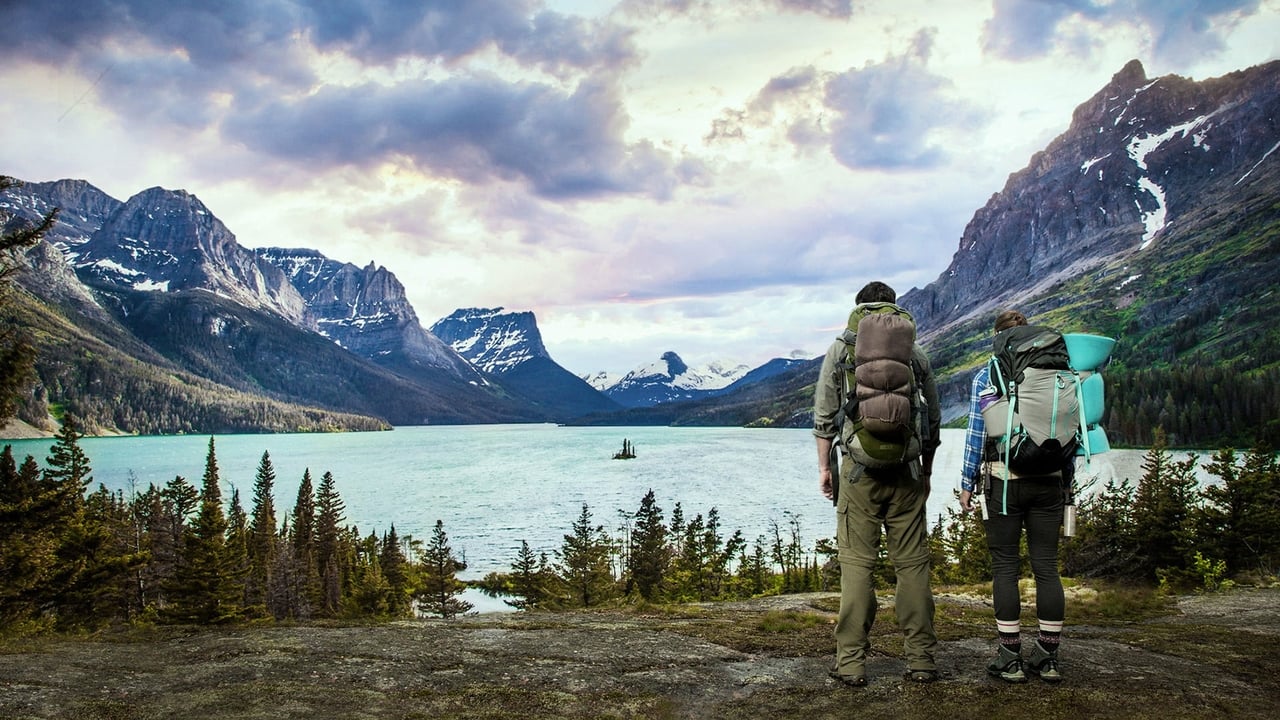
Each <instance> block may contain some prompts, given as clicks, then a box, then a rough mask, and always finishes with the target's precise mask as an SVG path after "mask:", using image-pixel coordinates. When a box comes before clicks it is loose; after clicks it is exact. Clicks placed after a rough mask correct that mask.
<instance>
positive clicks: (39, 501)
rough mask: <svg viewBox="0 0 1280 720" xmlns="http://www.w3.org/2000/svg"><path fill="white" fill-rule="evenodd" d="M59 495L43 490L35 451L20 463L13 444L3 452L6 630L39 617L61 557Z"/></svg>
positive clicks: (1, 614) (2, 609)
mask: <svg viewBox="0 0 1280 720" xmlns="http://www.w3.org/2000/svg"><path fill="white" fill-rule="evenodd" d="M56 498H57V496H56V494H55V493H54V492H53V491H51V490H45V489H43V486H42V485H41V483H40V467H39V465H37V464H36V461H35V458H33V457H31V456H30V455H28V456H27V458H26V460H25V461H24V462H23V463H22V466H21V467H15V463H14V457H13V452H12V448H11V447H10V446H8V445H6V446H5V447H4V452H3V453H2V454H0V578H3V581H0V629H3V628H6V627H10V626H15V625H20V624H22V625H25V624H27V623H30V622H34V621H36V620H37V618H38V617H39V610H40V607H41V606H42V605H43V604H44V602H45V601H46V600H47V599H48V597H49V593H48V585H49V583H50V581H51V578H52V576H53V573H54V569H55V567H54V566H55V564H56V562H57V559H56V555H55V551H56V549H57V546H58V543H57V533H56V525H52V524H50V523H51V522H53V518H54V511H55V509H56V507H57V502H56Z"/></svg>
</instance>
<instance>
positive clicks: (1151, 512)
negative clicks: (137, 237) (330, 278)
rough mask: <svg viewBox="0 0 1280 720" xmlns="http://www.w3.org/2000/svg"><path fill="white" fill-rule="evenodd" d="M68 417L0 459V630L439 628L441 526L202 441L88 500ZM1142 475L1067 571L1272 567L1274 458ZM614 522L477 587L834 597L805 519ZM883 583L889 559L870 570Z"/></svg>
mask: <svg viewBox="0 0 1280 720" xmlns="http://www.w3.org/2000/svg"><path fill="white" fill-rule="evenodd" d="M80 438H81V435H80V434H79V432H78V429H77V423H76V421H75V419H74V418H70V417H69V418H67V421H66V422H65V423H64V425H63V428H62V430H61V431H60V432H59V434H58V436H57V437H56V439H55V442H54V444H53V446H52V447H51V449H50V453H49V456H48V457H47V458H46V459H45V460H44V462H43V464H41V463H40V462H38V461H37V460H36V459H35V458H33V457H31V456H28V457H26V458H24V459H21V460H19V459H18V458H16V457H14V455H13V453H12V451H11V448H9V447H8V446H6V447H5V449H4V451H3V453H0V577H3V578H5V582H4V583H3V585H2V586H0V630H3V631H4V632H6V633H13V632H16V633H18V634H28V633H32V632H43V631H49V630H76V631H82V630H92V629H97V628H101V627H106V626H118V625H128V624H139V623H141V624H148V623H177V624H194V625H204V624H222V623H247V622H256V623H261V622H287V621H307V620H315V619H326V618H333V619H347V620H353V619H392V618H408V617H424V616H434V617H441V618H450V617H454V616H457V615H461V614H465V613H467V612H469V611H471V610H472V606H471V604H470V603H468V602H467V601H465V600H464V599H462V598H461V597H460V596H461V594H462V593H463V591H464V590H465V589H466V588H467V587H468V585H469V583H468V582H465V581H463V580H461V579H459V578H458V573H459V572H461V571H463V570H465V569H466V565H465V563H464V562H462V561H461V560H459V559H458V557H457V556H456V555H455V553H454V551H453V550H452V548H451V547H450V545H449V538H448V534H447V532H446V530H445V527H444V523H443V522H442V521H437V522H436V524H435V527H434V530H433V532H432V534H431V537H429V538H413V537H402V536H399V535H398V534H397V533H396V530H395V526H394V525H391V526H390V528H389V529H388V530H387V531H385V532H383V533H382V534H380V535H379V534H378V533H374V532H370V533H368V534H364V533H362V532H361V531H360V530H359V529H358V528H356V527H353V526H349V525H346V524H345V518H344V514H343V513H344V507H343V501H342V498H341V496H340V494H339V491H338V488H337V481H336V479H335V478H334V477H333V475H332V474H331V473H327V472H326V473H324V474H322V475H321V476H320V478H319V481H318V482H316V481H315V479H314V478H312V477H311V474H310V472H309V471H308V472H307V473H306V474H304V477H303V478H302V481H301V484H300V486H299V488H298V494H297V497H296V498H295V499H294V500H293V504H292V507H291V508H287V507H286V506H284V505H283V504H282V503H280V502H279V500H278V499H277V498H276V496H275V481H276V476H275V470H274V468H273V466H272V462H271V457H270V454H269V453H268V452H264V453H263V455H262V458H261V460H260V462H259V463H258V466H257V472H256V476H255V479H254V484H253V496H252V497H251V498H241V497H240V495H239V493H238V491H237V492H233V493H232V495H231V497H229V498H227V497H224V496H223V495H222V492H221V489H220V487H221V484H220V478H219V470H218V457H217V448H216V441H215V439H214V438H210V440H209V445H208V453H207V456H206V458H205V469H204V474H203V477H201V478H200V480H199V482H198V484H197V483H192V482H191V481H189V480H187V479H186V478H183V477H181V476H178V477H175V478H174V479H173V480H171V481H169V482H168V483H166V484H165V485H164V486H163V487H157V486H156V485H154V484H152V485H150V486H149V487H147V488H146V489H143V490H140V491H134V492H132V493H131V494H130V496H129V497H126V496H125V494H124V493H123V492H119V491H117V492H114V493H113V492H109V491H107V490H106V489H105V488H104V487H102V486H99V487H98V488H97V489H91V486H92V484H93V475H92V468H91V467H90V462H89V458H88V457H87V456H86V455H85V453H84V452H83V451H82V449H81V448H80V445H79V440H80ZM1156 440H1157V442H1156V444H1155V445H1154V446H1153V447H1152V448H1151V450H1150V451H1149V452H1148V453H1147V455H1146V457H1145V461H1144V464H1143V476H1142V478H1141V479H1140V481H1139V482H1138V483H1137V484H1136V486H1135V485H1133V484H1130V483H1129V482H1128V481H1124V482H1121V483H1115V482H1112V483H1108V484H1107V485H1106V486H1105V487H1090V488H1080V489H1078V496H1079V521H1078V527H1077V533H1076V535H1075V536H1074V537H1072V538H1069V539H1067V540H1065V541H1064V542H1063V544H1062V564H1063V571H1064V574H1066V575H1069V576H1075V577H1080V578H1094V579H1103V580H1116V581H1124V582H1129V583H1139V584H1149V585H1158V586H1162V587H1167V588H1171V589H1187V588H1195V589H1204V588H1208V589H1215V588H1220V587H1223V586H1226V585H1228V584H1230V583H1231V582H1234V581H1238V580H1240V579H1246V580H1250V579H1258V578H1271V577H1274V576H1275V575H1276V572H1277V570H1278V569H1280V467H1277V460H1276V455H1275V453H1274V452H1272V451H1271V450H1270V449H1269V448H1265V447H1259V448H1255V449H1253V450H1250V451H1247V452H1244V453H1243V454H1238V453H1237V452H1236V451H1234V450H1231V449H1223V450H1221V451H1219V452H1217V453H1216V454H1214V455H1213V457H1212V460H1211V462H1210V463H1209V466H1208V469H1209V470H1210V472H1211V473H1212V474H1213V475H1215V476H1216V477H1217V478H1218V479H1219V480H1220V482H1218V483H1213V484H1209V485H1207V486H1204V487H1201V486H1199V484H1198V483H1197V481H1196V478H1195V472H1194V467H1195V458H1194V456H1188V457H1187V458H1185V459H1181V458H1177V457H1175V456H1174V455H1173V454H1172V453H1171V452H1170V451H1169V450H1168V449H1167V448H1166V446H1165V440H1164V437H1163V435H1162V434H1157V438H1156ZM617 513H618V518H619V524H618V525H617V526H616V527H610V528H606V526H605V524H603V523H600V522H597V521H596V520H595V519H594V513H593V511H592V509H591V508H590V507H588V506H587V505H585V504H584V505H583V506H582V509H581V513H580V514H579V515H578V517H577V519H576V520H575V521H574V522H573V523H572V525H571V527H570V528H568V529H567V532H566V533H565V534H564V536H563V542H562V544H561V545H560V546H559V547H557V548H532V547H530V546H529V545H528V543H527V542H521V544H520V549H519V551H518V552H517V553H516V554H515V556H514V557H512V558H511V565H510V568H509V570H508V571H506V572H496V573H490V574H489V575H487V576H486V577H485V578H483V579H482V580H479V581H471V583H470V585H474V586H476V587H479V588H480V589H481V590H482V591H484V592H486V593H487V594H490V595H493V596H496V597H501V598H502V599H503V600H504V601H505V602H506V603H507V604H508V605H511V606H512V607H513V608H516V609H521V610H556V609H563V608H579V607H598V606H603V605H610V604H614V605H616V604H620V603H635V602H648V603H672V602H686V601H708V600H724V599H737V598H749V597H755V596H761V595H769V594H779V593H789V592H805V591H815V590H834V589H837V588H838V587H839V564H838V563H837V562H836V561H835V547H834V544H833V542H832V541H831V540H829V539H824V540H819V541H818V542H817V543H815V544H814V546H813V547H805V546H803V544H802V542H801V540H800V537H801V532H800V530H801V528H800V525H799V521H798V519H797V518H795V517H793V516H788V518H789V520H788V521H787V522H784V523H776V524H775V525H774V527H772V529H771V532H770V533H769V535H768V536H760V537H758V538H756V539H755V540H754V541H748V540H747V539H746V538H744V537H743V535H742V533H741V531H734V532H729V531H727V530H726V528H725V525H724V521H723V519H722V518H720V516H719V513H718V512H717V510H716V509H715V508H711V509H710V510H708V511H707V512H706V513H705V514H703V513H696V514H692V516H690V514H689V513H687V512H686V511H685V510H684V509H683V508H682V507H681V505H680V504H679V503H676V504H675V505H674V506H673V507H672V508H671V509H670V512H669V513H668V512H665V511H664V510H663V509H662V508H661V507H659V506H658V505H657V502H656V500H655V498H654V493H653V492H652V491H650V492H648V493H647V494H645V496H644V497H643V498H641V500H640V504H639V506H638V507H637V508H636V509H635V510H634V511H622V510H618V511H617ZM982 532H983V530H982V523H981V521H980V520H979V519H978V517H977V516H976V515H974V514H967V515H965V514H960V513H958V512H957V511H955V510H948V511H947V512H946V513H945V515H944V516H942V517H939V518H938V519H937V521H936V523H935V524H934V526H933V528H932V531H931V536H930V543H931V549H932V553H933V573H934V579H935V582H936V583H939V584H970V583H982V582H987V581H989V580H990V567H989V562H988V560H987V552H986V546H985V543H984V542H983V538H982ZM877 578H878V581H879V582H880V583H881V584H882V585H883V586H884V587H886V588H888V587H891V586H892V583H893V580H894V579H893V570H892V565H891V564H890V563H889V562H888V559H887V558H882V562H881V563H880V566H879V568H878V571H877Z"/></svg>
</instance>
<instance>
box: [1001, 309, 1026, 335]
mask: <svg viewBox="0 0 1280 720" xmlns="http://www.w3.org/2000/svg"><path fill="white" fill-rule="evenodd" d="M1026 324H1027V316H1026V315H1023V314H1022V313H1020V312H1018V311H1017V310H1001V311H1000V312H999V313H997V314H996V332H1000V331H1001V330H1008V329H1009V328H1011V327H1017V326H1018V325H1026Z"/></svg>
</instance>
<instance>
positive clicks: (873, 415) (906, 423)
mask: <svg viewBox="0 0 1280 720" xmlns="http://www.w3.org/2000/svg"><path fill="white" fill-rule="evenodd" d="M840 339H841V340H842V341H843V342H844V344H845V359H844V362H843V363H842V364H841V368H842V369H843V370H844V392H845V402H844V408H843V414H844V418H845V422H848V423H851V426H850V427H849V428H848V430H847V432H844V433H843V436H844V443H845V446H846V447H845V451H846V452H847V453H848V454H849V456H850V457H851V458H852V459H853V460H854V461H855V462H857V463H859V464H861V465H863V466H865V467H869V468H886V467H893V466H895V465H901V464H904V463H908V462H911V461H912V460H915V459H916V458H918V457H920V453H921V450H922V448H923V447H924V445H925V438H924V435H925V433H926V432H927V428H928V422H927V421H925V420H924V419H923V416H924V412H925V409H924V398H923V395H922V393H921V389H920V383H919V382H918V380H917V376H918V374H919V368H918V367H917V366H916V363H915V360H914V355H913V349H914V347H915V339H916V323H915V319H914V318H912V317H911V313H909V312H907V311H906V310H905V309H903V308H901V307H899V306H897V305H895V304H893V303H886V302H879V303H862V304H860V305H858V306H856V307H855V308H854V309H853V312H851V313H850V314H849V325H848V328H847V329H846V330H845V332H844V334H843V335H841V337H840Z"/></svg>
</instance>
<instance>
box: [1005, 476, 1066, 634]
mask: <svg viewBox="0 0 1280 720" xmlns="http://www.w3.org/2000/svg"><path fill="white" fill-rule="evenodd" d="M1003 485H1004V480H1003V479H1002V478H1000V477H993V478H991V494H990V495H989V496H988V503H987V507H988V508H989V513H988V519H987V521H986V523H985V524H986V528H987V547H988V548H989V549H990V551H991V575H992V583H991V596H992V602H993V604H994V605H995V611H996V621H997V622H1001V621H1003V622H1006V623H1009V622H1016V621H1017V620H1018V619H1019V617H1020V616H1021V614H1022V603H1021V601H1020V599H1019V596H1018V566H1019V556H1018V555H1019V553H1018V550H1019V542H1018V541H1019V539H1020V538H1021V535H1022V531H1023V529H1025V530H1026V531H1027V554H1028V555H1029V556H1030V558H1031V572H1032V574H1033V575H1034V576H1035V580H1036V617H1037V619H1039V620H1040V621H1041V622H1042V623H1044V622H1048V623H1053V624H1056V625H1059V626H1060V625H1061V623H1062V620H1063V617H1064V616H1065V615H1066V600H1065V599H1064V597H1063V593H1062V578H1061V577H1060V576H1059V575H1058V528H1059V526H1060V525H1061V524H1062V504H1063V503H1062V481H1061V480H1060V479H1058V478H1056V477H1051V478H1017V479H1011V480H1009V493H1008V502H1009V507H1008V514H1004V512H1003V510H1005V508H1004V507H1003V505H1002V501H1003V499H1004V487H1003Z"/></svg>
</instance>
